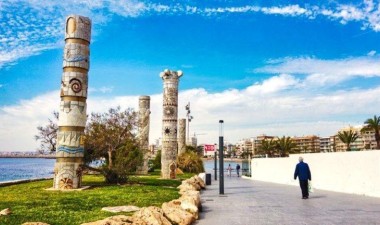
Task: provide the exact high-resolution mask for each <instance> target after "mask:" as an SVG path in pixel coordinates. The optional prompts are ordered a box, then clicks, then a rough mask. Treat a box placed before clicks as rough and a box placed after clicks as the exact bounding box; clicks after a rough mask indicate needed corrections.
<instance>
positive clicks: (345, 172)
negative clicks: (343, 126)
mask: <svg viewBox="0 0 380 225" xmlns="http://www.w3.org/2000/svg"><path fill="white" fill-rule="evenodd" d="M299 156H302V157H304V161H305V162H306V163H308V164H309V166H310V170H311V175H312V182H313V186H314V187H315V188H316V189H323V190H329V191H336V192H343V193H349V194H359V195H366V196H373V197H380V151H379V150H372V151H360V152H334V153H313V154H294V155H290V157H288V158H259V159H256V158H255V159H253V160H252V172H251V173H252V179H253V180H260V181H266V182H273V183H280V184H287V185H298V181H294V179H293V175H294V169H295V166H296V164H297V163H298V157H299Z"/></svg>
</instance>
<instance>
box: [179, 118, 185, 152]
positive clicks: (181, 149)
mask: <svg viewBox="0 0 380 225" xmlns="http://www.w3.org/2000/svg"><path fill="white" fill-rule="evenodd" d="M184 152H186V119H179V120H178V155H181V154H182V153H184Z"/></svg>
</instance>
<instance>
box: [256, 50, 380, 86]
mask: <svg viewBox="0 0 380 225" xmlns="http://www.w3.org/2000/svg"><path fill="white" fill-rule="evenodd" d="M254 72H256V73H258V72H263V73H271V74H281V73H286V74H293V75H294V74H296V75H307V78H306V80H305V81H304V82H306V83H308V84H314V85H334V84H337V83H340V82H343V81H346V80H348V79H351V78H353V77H379V76H380V57H377V56H365V57H357V58H345V59H332V60H323V59H315V58H308V57H303V58H285V59H279V60H273V61H270V62H269V65H267V66H264V67H262V68H258V69H255V70H254Z"/></svg>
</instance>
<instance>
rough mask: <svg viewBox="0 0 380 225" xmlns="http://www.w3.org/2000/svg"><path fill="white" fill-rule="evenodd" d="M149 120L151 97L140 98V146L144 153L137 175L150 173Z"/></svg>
mask: <svg viewBox="0 0 380 225" xmlns="http://www.w3.org/2000/svg"><path fill="white" fill-rule="evenodd" d="M149 119H150V97H149V96H140V98H139V145H140V150H141V151H142V153H143V163H142V166H140V167H138V168H137V173H139V174H147V173H148V160H149V155H150V154H149Z"/></svg>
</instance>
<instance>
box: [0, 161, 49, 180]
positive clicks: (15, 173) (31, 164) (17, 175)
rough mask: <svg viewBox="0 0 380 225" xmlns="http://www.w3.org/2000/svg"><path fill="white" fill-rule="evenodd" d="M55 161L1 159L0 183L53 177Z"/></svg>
mask: <svg viewBox="0 0 380 225" xmlns="http://www.w3.org/2000/svg"><path fill="white" fill-rule="evenodd" d="M54 163H55V159H44V158H0V182H5V181H14V180H26V179H34V178H49V177H53V175H54V174H53V171H54Z"/></svg>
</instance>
